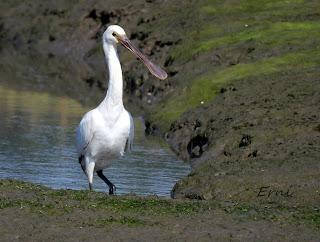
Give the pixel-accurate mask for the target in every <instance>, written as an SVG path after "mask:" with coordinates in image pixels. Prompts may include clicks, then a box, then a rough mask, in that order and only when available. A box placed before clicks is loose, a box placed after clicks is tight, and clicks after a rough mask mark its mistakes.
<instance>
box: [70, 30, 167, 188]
mask: <svg viewBox="0 0 320 242" xmlns="http://www.w3.org/2000/svg"><path fill="white" fill-rule="evenodd" d="M118 43H121V44H122V45H123V46H124V47H126V48H127V49H128V50H130V51H131V52H132V53H134V54H135V55H137V57H139V58H140V60H142V61H143V63H144V64H145V65H146V66H147V67H148V69H149V70H150V72H151V73H152V74H153V75H155V76H157V77H158V78H160V79H165V78H166V77H167V74H166V72H165V71H163V70H162V69H161V68H159V67H158V66H156V65H154V64H153V63H152V62H151V61H150V60H148V58H147V57H146V56H145V55H143V54H142V53H141V52H140V51H139V50H138V49H137V48H136V47H135V46H133V45H132V43H131V42H130V41H129V39H128V38H127V37H126V34H125V32H124V30H123V29H122V28H121V27H120V26H117V25H111V26H109V27H108V29H107V30H106V31H105V32H104V34H103V49H104V53H105V57H106V62H107V64H108V68H109V84H108V91H107V95H106V97H105V98H104V100H103V101H102V102H101V103H100V105H99V106H98V107H97V108H95V109H93V110H91V111H89V112H87V113H86V114H85V115H84V116H83V118H82V120H81V122H80V124H79V126H78V128H77V137H76V140H77V152H78V158H79V163H80V165H81V167H82V170H83V171H84V173H85V174H86V175H87V177H88V181H89V188H90V190H91V189H92V182H93V173H94V172H97V175H98V176H99V177H100V178H101V179H102V180H103V181H104V182H105V183H106V184H107V185H108V187H109V194H113V193H114V191H115V186H114V185H113V184H112V183H111V182H110V181H109V180H108V179H107V178H106V177H105V176H104V175H103V173H102V170H103V169H105V168H107V167H109V166H110V165H111V163H112V161H113V160H115V159H116V158H118V157H119V156H122V155H124V153H125V152H126V151H130V150H131V147H132V143H133V137H134V124H133V119H132V117H131V114H130V113H129V112H128V111H127V110H126V109H125V108H124V106H123V101H122V95H123V93H122V92H123V87H122V86H123V80H122V70H121V65H120V61H119V57H118V53H117V44H118Z"/></svg>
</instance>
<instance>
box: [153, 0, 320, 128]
mask: <svg viewBox="0 0 320 242" xmlns="http://www.w3.org/2000/svg"><path fill="white" fill-rule="evenodd" d="M319 6H320V5H319V3H316V2H315V1H303V0H292V1H274V0H265V1H259V3H258V2H257V1H251V0H246V1H239V2H232V3H229V2H221V1H201V2H199V3H198V5H197V6H194V7H195V8H198V12H199V16H198V17H197V18H196V19H195V21H196V23H197V24H195V25H192V26H191V27H190V29H189V30H188V31H187V32H185V33H184V36H183V38H182V39H183V41H182V43H181V45H178V46H177V47H175V48H174V49H173V50H172V53H173V54H172V55H173V57H174V58H176V59H177V60H178V61H182V62H184V63H192V64H191V65H190V66H189V65H188V64H187V65H185V66H186V69H184V70H182V71H181V72H183V76H182V79H183V80H181V81H180V80H179V79H177V80H178V84H177V86H178V87H179V88H177V89H176V91H175V93H172V94H171V95H170V96H169V97H168V98H166V99H165V100H164V101H163V102H161V103H160V104H159V105H158V106H157V107H156V109H153V112H152V114H151V115H150V120H151V122H152V123H155V124H156V125H158V126H159V127H160V128H161V129H163V131H166V130H168V128H169V126H170V124H171V123H172V122H173V121H174V120H176V119H177V118H179V117H180V115H181V114H183V113H184V112H186V111H188V110H190V109H193V108H196V107H198V106H200V105H201V104H202V103H207V102H211V101H212V100H213V99H214V97H215V96H216V94H217V93H218V92H219V90H220V89H221V88H222V87H223V86H225V85H227V84H230V83H232V82H234V81H238V80H242V79H252V78H255V77H258V76H266V78H267V76H268V75H273V74H275V73H281V72H286V71H290V69H292V68H300V69H303V70H308V69H310V68H311V67H314V66H317V65H319V63H320V59H319V57H318V56H319V47H320V24H319V21H318V20H317V19H316V20H313V19H312V18H313V17H312V16H316V12H315V9H316V8H317V7H319ZM310 16H311V17H310ZM246 50H248V52H247V53H246ZM221 52H222V53H227V54H226V55H227V59H226V60H224V59H222V57H221V54H220V53H221ZM251 52H252V53H251ZM217 53H218V54H219V58H220V59H219V61H220V65H212V68H210V56H215V55H217ZM266 53H270V54H269V55H266ZM246 55H248V56H250V57H248V58H246V59H245V60H243V61H242V60H241V58H245V56H246ZM232 56H239V58H238V59H239V60H237V61H235V62H234V61H230V60H228V59H231V58H232ZM224 61H229V62H231V63H232V64H228V62H227V63H224ZM195 70H197V71H195ZM194 73H197V74H196V75H195V74H194Z"/></svg>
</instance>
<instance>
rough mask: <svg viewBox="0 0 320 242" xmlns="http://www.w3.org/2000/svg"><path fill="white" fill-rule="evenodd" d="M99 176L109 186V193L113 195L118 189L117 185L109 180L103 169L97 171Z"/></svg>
mask: <svg viewBox="0 0 320 242" xmlns="http://www.w3.org/2000/svg"><path fill="white" fill-rule="evenodd" d="M97 175H98V177H100V178H101V179H102V180H103V181H104V182H105V183H106V184H107V185H108V187H109V194H110V195H112V194H113V193H114V192H115V191H116V187H115V185H113V184H112V183H111V181H109V180H108V178H106V177H105V175H103V173H102V170H99V171H97Z"/></svg>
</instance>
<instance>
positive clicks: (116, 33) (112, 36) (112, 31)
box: [103, 25, 168, 80]
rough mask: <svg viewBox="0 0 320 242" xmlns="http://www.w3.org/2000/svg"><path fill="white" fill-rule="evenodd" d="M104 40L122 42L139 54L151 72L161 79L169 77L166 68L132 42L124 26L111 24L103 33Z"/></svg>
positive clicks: (132, 51)
mask: <svg viewBox="0 0 320 242" xmlns="http://www.w3.org/2000/svg"><path fill="white" fill-rule="evenodd" d="M103 42H104V43H106V44H112V45H115V44H118V43H120V44H121V45H122V46H124V47H125V48H126V49H128V50H129V51H130V52H131V53H133V54H134V55H135V56H137V57H138V58H139V59H140V60H141V61H142V62H143V63H144V64H145V65H146V67H147V68H148V69H149V71H150V72H151V74H153V75H154V76H156V77H157V78H159V79H161V80H164V79H166V78H167V77H168V75H167V73H166V72H165V71H164V70H162V69H161V68H160V67H159V66H157V65H155V64H154V63H153V62H152V61H150V60H149V58H148V57H147V56H146V55H145V54H143V53H142V52H141V51H140V50H139V49H138V48H137V47H135V46H134V45H133V44H132V42H131V41H130V40H129V38H128V37H127V35H126V33H125V31H124V30H123V28H121V27H120V26H118V25H110V26H109V27H108V28H107V30H106V31H105V32H104V33H103Z"/></svg>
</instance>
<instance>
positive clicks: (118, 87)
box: [103, 43, 123, 108]
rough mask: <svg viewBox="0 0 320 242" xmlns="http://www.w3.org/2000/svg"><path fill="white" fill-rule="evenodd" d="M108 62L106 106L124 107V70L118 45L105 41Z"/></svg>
mask: <svg viewBox="0 0 320 242" xmlns="http://www.w3.org/2000/svg"><path fill="white" fill-rule="evenodd" d="M103 49H104V53H105V57H106V62H107V65H108V68H109V84H108V91H107V95H106V97H105V99H104V100H103V104H104V106H106V108H111V107H123V101H122V92H123V90H122V88H123V87H122V86H123V81H122V70H121V65H120V61H119V56H118V53H117V47H116V45H113V44H108V43H103Z"/></svg>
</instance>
